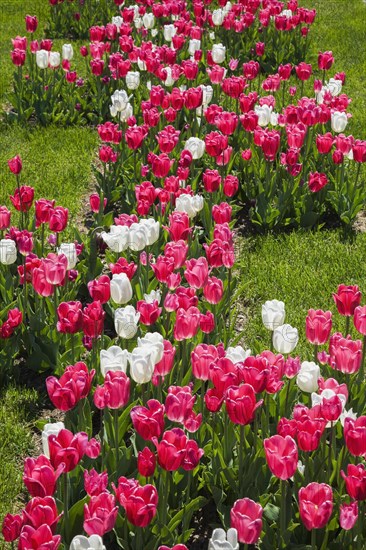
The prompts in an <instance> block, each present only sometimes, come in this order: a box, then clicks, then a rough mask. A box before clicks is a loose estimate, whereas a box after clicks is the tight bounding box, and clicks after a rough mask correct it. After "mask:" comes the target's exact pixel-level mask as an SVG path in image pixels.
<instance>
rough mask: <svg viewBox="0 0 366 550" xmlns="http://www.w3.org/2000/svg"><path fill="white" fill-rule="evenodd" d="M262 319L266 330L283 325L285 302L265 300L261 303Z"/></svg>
mask: <svg viewBox="0 0 366 550" xmlns="http://www.w3.org/2000/svg"><path fill="white" fill-rule="evenodd" d="M262 321H263V324H264V326H265V327H266V328H267V329H268V330H274V329H275V328H277V327H279V326H280V325H283V323H284V322H285V304H284V303H283V302H281V301H280V300H267V301H266V302H265V303H264V304H263V305H262Z"/></svg>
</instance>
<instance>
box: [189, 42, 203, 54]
mask: <svg viewBox="0 0 366 550" xmlns="http://www.w3.org/2000/svg"><path fill="white" fill-rule="evenodd" d="M200 49H201V40H198V38H191V40H190V41H189V44H188V53H189V55H194V53H195V52H196V51H197V50H200Z"/></svg>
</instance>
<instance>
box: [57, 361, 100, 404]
mask: <svg viewBox="0 0 366 550" xmlns="http://www.w3.org/2000/svg"><path fill="white" fill-rule="evenodd" d="M94 375H95V370H91V371H90V373H89V371H88V368H87V366H86V364H85V363H82V362H81V361H80V362H78V363H76V364H75V365H74V366H72V365H70V366H68V367H66V370H65V372H64V374H63V375H62V376H61V377H60V378H59V379H57V378H56V377H55V376H49V377H48V378H47V380H46V386H47V392H48V395H49V397H50V399H51V401H52V403H53V404H54V406H55V407H56V408H57V409H59V410H61V411H69V410H70V409H73V408H74V407H75V405H76V404H77V403H78V402H79V401H80V400H81V399H84V398H86V397H87V396H88V394H89V392H90V388H91V384H92V381H93V378H94Z"/></svg>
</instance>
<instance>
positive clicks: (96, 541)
mask: <svg viewBox="0 0 366 550" xmlns="http://www.w3.org/2000/svg"><path fill="white" fill-rule="evenodd" d="M70 550H106V547H105V546H104V544H103V539H102V537H100V536H99V535H91V536H90V537H89V538H87V537H84V536H83V535H78V536H77V537H74V538H73V539H72V541H71V544H70Z"/></svg>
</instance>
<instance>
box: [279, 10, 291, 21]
mask: <svg viewBox="0 0 366 550" xmlns="http://www.w3.org/2000/svg"><path fill="white" fill-rule="evenodd" d="M280 15H284V16H285V17H287V19H290V17H292V11H291V10H282V11H281V13H280Z"/></svg>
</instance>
